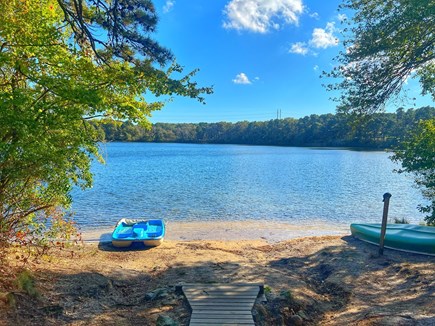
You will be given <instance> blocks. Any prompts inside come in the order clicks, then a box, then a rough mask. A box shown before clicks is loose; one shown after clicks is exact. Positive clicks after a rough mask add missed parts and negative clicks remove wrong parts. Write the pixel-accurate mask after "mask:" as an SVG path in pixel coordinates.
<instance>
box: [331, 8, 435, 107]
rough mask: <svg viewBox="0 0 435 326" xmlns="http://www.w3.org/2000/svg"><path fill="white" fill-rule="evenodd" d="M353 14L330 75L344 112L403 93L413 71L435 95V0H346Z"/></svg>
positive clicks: (377, 104)
mask: <svg viewBox="0 0 435 326" xmlns="http://www.w3.org/2000/svg"><path fill="white" fill-rule="evenodd" d="M341 9H342V10H350V11H352V13H353V17H352V19H351V20H349V21H348V25H349V26H348V28H346V29H345V30H344V38H345V41H344V46H345V48H346V51H345V52H342V53H340V55H339V56H338V57H337V61H338V63H339V65H338V66H337V67H335V68H334V69H333V70H332V72H330V73H329V74H326V75H327V76H329V77H335V78H339V79H341V82H339V83H337V84H330V85H328V88H329V89H330V90H339V91H340V95H341V96H340V98H338V100H339V101H340V102H341V106H340V110H341V111H343V112H356V113H362V114H366V113H374V112H377V111H379V110H380V109H382V108H383V107H384V105H385V103H386V102H387V101H388V100H389V99H390V98H391V97H393V96H395V95H398V94H399V92H400V90H401V89H402V86H403V84H404V83H405V82H406V80H407V79H408V78H409V77H416V78H419V79H420V84H421V86H422V93H423V94H430V95H432V97H433V98H434V99H435V83H434V81H435V61H434V59H435V52H434V35H435V22H434V14H433V13H434V12H435V1H434V0H427V1H421V0H345V1H344V4H343V5H342V6H341Z"/></svg>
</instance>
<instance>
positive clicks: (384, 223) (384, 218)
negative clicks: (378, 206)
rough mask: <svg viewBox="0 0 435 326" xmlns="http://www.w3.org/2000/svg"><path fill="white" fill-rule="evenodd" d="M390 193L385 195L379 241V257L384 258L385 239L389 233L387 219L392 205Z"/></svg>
mask: <svg viewBox="0 0 435 326" xmlns="http://www.w3.org/2000/svg"><path fill="white" fill-rule="evenodd" d="M390 198H391V194H390V193H388V192H387V193H385V194H384V200H383V202H384V213H383V215H382V227H381V237H380V239H379V255H380V256H382V255H383V254H384V238H385V232H386V231H387V219H388V207H389V205H390Z"/></svg>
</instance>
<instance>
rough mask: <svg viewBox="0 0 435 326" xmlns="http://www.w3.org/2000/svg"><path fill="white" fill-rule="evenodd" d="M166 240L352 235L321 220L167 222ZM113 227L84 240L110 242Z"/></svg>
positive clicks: (86, 233) (88, 232) (85, 232)
mask: <svg viewBox="0 0 435 326" xmlns="http://www.w3.org/2000/svg"><path fill="white" fill-rule="evenodd" d="M165 223H166V235H165V240H170V241H197V240H215V241H241V240H264V241H266V242H268V243H278V242H281V241H286V240H291V239H296V238H304V237H313V236H333V235H343V236H345V235H350V229H349V225H350V224H349V225H347V224H346V225H339V224H333V223H326V222H321V221H313V222H312V223H296V224H295V223H288V222H277V221H276V222H275V221H246V220H245V221H228V222H227V221H188V222H181V221H165ZM112 231H113V228H108V227H102V228H93V229H84V230H82V231H81V234H82V239H83V241H84V242H88V243H92V242H110V241H111V235H112Z"/></svg>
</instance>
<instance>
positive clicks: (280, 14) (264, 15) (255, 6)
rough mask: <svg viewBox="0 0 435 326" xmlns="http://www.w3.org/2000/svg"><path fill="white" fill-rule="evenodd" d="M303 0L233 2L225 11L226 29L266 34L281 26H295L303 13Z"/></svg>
mask: <svg viewBox="0 0 435 326" xmlns="http://www.w3.org/2000/svg"><path fill="white" fill-rule="evenodd" d="M303 11H304V7H303V5H302V0H268V1H265V0H231V1H230V2H229V3H228V4H227V5H226V6H225V9H224V15H225V17H226V20H225V21H224V23H223V26H224V28H227V29H236V30H249V31H252V32H256V33H266V32H267V31H269V30H270V29H279V28H280V27H281V24H295V25H297V24H298V22H299V16H300V15H301V14H302V13H303Z"/></svg>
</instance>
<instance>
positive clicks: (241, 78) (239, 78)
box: [233, 72, 251, 85]
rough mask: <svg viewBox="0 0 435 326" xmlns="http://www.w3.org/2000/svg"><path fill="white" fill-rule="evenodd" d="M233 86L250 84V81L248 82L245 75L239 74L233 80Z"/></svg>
mask: <svg viewBox="0 0 435 326" xmlns="http://www.w3.org/2000/svg"><path fill="white" fill-rule="evenodd" d="M233 83H234V84H244V85H247V84H251V81H250V80H249V78H248V76H246V74H245V73H243V72H241V73H240V74H238V75H237V76H236V78H234V79H233Z"/></svg>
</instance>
